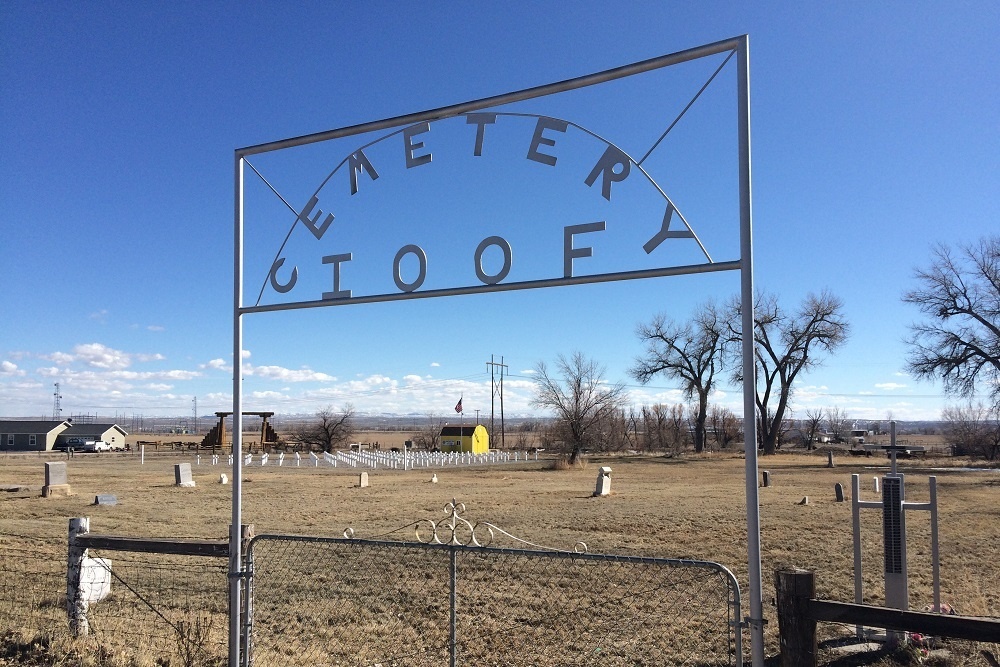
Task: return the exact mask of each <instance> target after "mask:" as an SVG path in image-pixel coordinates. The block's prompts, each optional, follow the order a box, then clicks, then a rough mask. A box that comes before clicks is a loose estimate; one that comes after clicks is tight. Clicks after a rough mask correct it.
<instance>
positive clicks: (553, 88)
mask: <svg viewBox="0 0 1000 667" xmlns="http://www.w3.org/2000/svg"><path fill="white" fill-rule="evenodd" d="M725 53H728V54H729V55H728V56H727V58H726V60H725V61H724V62H723V63H722V65H720V66H719V70H721V69H722V68H723V67H724V66H725V64H726V63H727V62H728V61H729V59H730V58H731V57H732V55H735V56H736V79H737V109H736V115H737V136H738V164H739V174H738V190H739V229H740V239H739V258H738V259H736V260H731V261H724V262H714V261H712V259H711V258H710V257H709V256H708V253H707V252H706V251H705V249H704V246H702V245H701V242H700V241H699V240H698V239H697V237H696V236H695V235H694V231H693V230H692V229H691V227H690V225H688V223H687V221H686V220H685V219H684V218H683V216H682V215H681V214H680V212H679V211H677V210H676V208H675V207H674V206H673V202H671V201H670V199H669V198H668V197H667V196H666V194H665V193H664V192H663V191H662V190H661V189H660V188H659V186H657V185H656V183H655V182H653V181H652V179H651V178H650V177H649V175H648V174H645V170H643V168H642V166H641V163H642V161H643V160H644V159H645V157H643V158H642V159H640V160H639V161H638V162H637V161H635V160H634V159H632V158H631V157H629V156H628V155H627V154H625V153H624V151H622V150H621V149H619V148H617V147H616V146H615V145H614V144H611V143H610V142H607V141H606V140H603V139H601V138H600V137H598V136H597V135H596V134H594V133H592V132H590V131H588V130H585V129H584V128H582V127H580V126H578V125H575V124H573V123H569V122H568V121H563V120H560V119H557V118H550V117H547V116H536V115H535V114H507V113H501V112H488V113H475V112H477V111H480V110H482V109H491V108H493V107H498V106H500V105H505V104H511V103H514V102H521V101H526V100H531V99H535V98H540V97H543V96H547V95H552V94H555V93H561V92H566V91H571V90H576V89H580V88H584V87H587V86H593V85H595V84H599V83H605V82H610V81H614V80H617V79H622V78H625V77H630V76H633V75H636V74H641V73H644V72H650V71H653V70H658V69H661V68H664V67H667V66H670V65H676V64H679V63H683V62H688V61H693V60H696V59H699V58H704V57H707V56H712V55H716V54H725ZM719 70H716V73H718V71H719ZM714 76H715V75H714V74H713V78H714ZM711 80H712V79H709V82H711ZM707 86H708V83H706V84H705V86H704V87H703V88H702V90H704V88H705V87H707ZM699 94H700V92H699ZM695 99H697V96H696V97H695ZM693 101H694V100H692V103H693ZM688 106H690V104H689V105H688ZM686 110H687V109H685V111H686ZM463 115H464V116H465V118H466V123H467V124H470V125H476V126H477V127H476V130H477V135H476V150H477V151H478V150H480V149H481V147H482V137H483V131H484V128H485V126H486V125H488V124H492V123H493V122H495V120H496V118H497V117H498V116H519V117H522V118H523V117H532V118H537V125H536V128H535V132H534V135H533V136H532V142H531V147H530V148H529V152H528V159H531V160H536V161H538V162H543V163H546V160H551V162H548V164H552V165H554V163H555V158H554V157H552V156H550V155H548V154H547V153H546V152H545V147H547V146H549V147H550V146H553V145H554V140H553V139H551V138H550V137H551V136H554V133H559V132H565V131H566V128H567V127H568V126H571V125H572V126H573V127H575V128H576V129H579V130H583V132H585V133H586V134H589V135H591V136H592V137H594V138H597V139H598V140H600V141H603V142H604V143H605V144H607V146H608V148H607V151H606V152H605V154H604V156H603V157H602V158H601V160H600V161H599V162H598V163H597V164H596V165H595V166H594V168H593V170H592V171H591V173H590V175H589V176H588V177H587V180H586V185H588V186H596V185H597V181H598V180H599V179H598V177H601V178H600V181H601V183H600V187H601V190H602V193H603V195H604V197H605V199H608V200H609V201H610V193H611V187H612V184H613V183H615V182H619V181H622V180H624V179H625V177H626V176H627V175H628V173H629V171H630V169H637V170H639V171H642V172H643V174H645V176H646V178H648V179H649V180H650V182H651V183H652V185H653V186H654V187H656V189H657V190H659V192H660V194H661V195H662V196H663V198H664V199H665V200H666V202H667V209H666V213H665V214H664V219H663V222H662V226H661V228H660V230H659V231H658V232H656V233H655V234H654V235H653V236H652V238H650V239H649V241H647V242H646V244H645V245H644V246H643V247H644V249H645V250H646V253H647V254H649V253H650V252H652V249H654V248H655V247H656V246H657V245H659V243H661V242H662V241H663V240H665V239H668V238H688V239H694V240H695V241H696V242H697V243H698V245H699V246H700V247H701V249H702V252H704V254H705V257H706V259H708V261H707V263H701V264H689V265H684V266H670V267H656V268H644V269H640V270H626V271H616V272H604V273H598V274H589V275H580V276H574V275H573V259H575V258H579V257H589V256H590V254H589V253H590V252H591V249H590V248H587V247H574V236H575V235H577V234H586V233H588V232H594V231H603V229H604V226H603V225H604V223H603V222H601V223H588V224H583V225H573V226H567V227H565V228H564V245H563V253H564V263H563V268H564V271H563V275H562V276H561V277H556V278H547V279H542V280H526V281H520V282H505V279H506V277H507V274H508V271H509V269H510V262H511V259H510V246H509V244H508V243H507V241H505V239H503V238H502V237H499V236H489V237H487V238H485V239H483V241H482V243H480V245H479V247H478V249H477V251H476V255H475V261H476V274H477V277H478V279H479V282H480V283H481V284H478V285H474V286H467V287H457V288H444V289H441V288H437V289H426V290H421V289H420V286H421V284H422V282H423V278H424V275H425V273H426V255H424V253H423V250H422V249H421V248H420V247H419V246H416V245H405V246H403V247H402V248H400V250H399V252H398V253H397V254H396V258H395V260H394V265H393V271H394V275H393V278H394V280H395V283H396V287H397V288H398V290H399V291H398V292H396V293H375V294H364V295H359V296H354V295H353V294H352V292H351V290H349V289H342V286H341V274H340V267H341V264H342V263H344V262H349V261H351V254H350V253H342V254H338V255H330V256H325V257H323V261H322V263H323V265H332V270H331V273H332V276H333V284H334V287H333V291H331V292H323V293H322V298H313V299H310V300H306V301H301V300H300V301H296V302H290V303H276V304H263V305H262V304H261V303H260V299H259V298H258V301H257V303H256V304H253V305H251V306H246V305H244V303H243V296H244V273H243V262H244V167H245V166H250V168H251V169H252V170H254V171H255V172H256V169H255V168H254V167H253V166H252V165H250V164H249V162H247V159H246V158H247V157H249V156H252V155H257V154H261V153H269V152H273V151H277V150H280V149H284V148H291V147H296V146H305V145H307V144H314V143H319V142H324V141H328V140H333V139H339V138H345V137H351V136H355V135H360V134H363V133H370V132H377V131H382V130H393V132H392V134H391V135H388V136H395V135H396V134H402V135H403V141H404V148H405V149H406V154H405V155H406V162H407V167H410V166H414V165H418V164H423V163H424V162H422V161H423V160H426V162H429V161H430V153H429V150H428V149H427V148H424V147H423V143H421V137H420V135H421V134H422V133H423V132H426V131H427V129H428V127H429V123H432V122H438V121H445V120H447V119H452V118H456V117H459V116H463ZM682 115H683V112H682ZM491 118H492V119H491ZM675 122H676V121H675ZM671 127H672V126H671ZM669 130H670V128H668V130H667V131H668V132H669ZM546 133H548V134H546ZM384 138H387V137H383V139H384ZM661 139H662V137H661ZM378 141H381V139H379V140H377V141H375V142H372V143H371V144H368V145H365V146H362V147H359V148H358V149H357V150H356V151H355V152H354V153H352V154H351V155H350V156H348V157H345V158H344V161H342V162H341V163H340V164H339V165H338V167H337V168H336V169H334V173H335V172H336V171H337V170H339V169H340V168H341V167H345V166H346V168H347V169H348V170H349V171H350V174H349V176H350V179H351V191H352V193H354V192H356V191H357V187H358V180H359V179H360V177H362V176H364V175H365V174H367V176H368V177H369V178H371V179H375V178H377V177H378V174H377V172H376V170H375V167H374V166H373V165H372V163H371V162H370V161H369V160H368V158H367V157H366V155H365V153H364V149H366V148H368V147H369V146H371V145H374V144H375V143H378ZM658 143H659V142H657V144H658ZM655 147H656V144H654V148H655ZM651 150H652V149H651ZM476 154H477V155H478V153H476ZM647 155H648V153H647ZM234 166H235V174H234V188H235V206H234V209H235V210H234V218H235V224H234V228H235V238H234V246H235V253H234V255H235V256H234V303H233V408H232V412H233V474H232V487H233V489H232V493H233V496H232V525H231V529H230V531H231V532H230V538H229V553H230V575H229V577H230V579H229V583H230V587H229V597H230V605H229V609H230V622H229V665H230V667H238V665H239V659H240V650H239V647H240V635H241V628H240V613H239V610H240V609H241V587H240V578H241V575H242V572H241V570H242V565H241V561H240V544H241V539H240V538H241V535H240V525H241V523H242V519H243V517H242V462H243V457H242V431H243V418H242V413H243V396H242V390H243V388H242V379H243V369H242V361H241V360H242V351H243V319H242V318H243V316H244V315H247V314H251V313H257V312H266V311H274V310H292V309H301V308H313V307H321V306H330V305H352V304H358V303H372V302H382V301H394V300H400V299H414V298H430V297H436V296H450V295H455V294H471V293H484V292H495V291H506V290H519V289H533V288H538V287H552V286H562V285H571V284H584V283H597V282H609V281H619V280H631V279H636V278H652V277H659V276H666V275H681V274H691V273H706V272H715V271H732V270H738V271H740V278H741V280H740V301H741V305H742V313H741V315H742V335H743V339H742V355H743V361H742V372H743V378H744V379H743V415H744V440H745V449H746V466H745V484H746V506H747V551H748V553H747V561H748V567H749V589H750V615H749V618H748V619H747V621H748V623H749V627H750V634H751V657H752V664H753V665H754V666H755V667H762V665H763V664H764V644H763V606H762V602H761V597H762V596H761V548H760V520H759V516H760V515H759V503H758V496H757V447H756V442H757V427H756V419H755V402H754V392H755V382H754V379H755V376H754V355H753V349H754V346H753V322H754V312H753V253H752V217H751V187H750V184H751V179H750V67H749V42H748V37H747V36H746V35H743V36H740V37H734V38H732V39H727V40H723V41H719V42H715V43H712V44H707V45H704V46H699V47H695V48H692V49H687V50H684V51H679V52H676V53H672V54H668V55H664V56H660V57H658V58H652V59H650V60H645V61H641V62H638V63H633V64H631V65H625V66H623V67H618V68H615V69H610V70H605V71H603V72H597V73H594V74H589V75H586V76H582V77H578V78H574V79H568V80H565V81H561V82H557V83H552V84H548V85H544V86H537V87H534V88H528V89H525V90H520V91H515V92H511V93H507V94H504V95H497V96H494V97H488V98H484V99H480V100H474V101H470V102H464V103H461V104H455V105H451V106H447V107H441V108H438V109H431V110H427V111H422V112H417V113H412V114H407V115H403V116H397V117H394V118H388V119H384V120H379V121H374V122H370V123H364V124H361V125H354V126H350V127H345V128H341V129H336V130H330V131H327V132H319V133H316V134H310V135H306V136H301V137H295V138H290V139H284V140H281V141H275V142H271V143H266V144H260V145H257V146H250V147H247V148H241V149H239V150H237V151H236V152H235V165H234ZM258 175H260V174H259V172H258ZM332 175H333V174H332V173H331V174H330V176H328V177H327V180H329V178H330V177H331V176H332ZM261 180H262V181H263V182H264V183H265V184H267V181H266V180H265V179H264V178H263V176H261ZM325 184H326V181H324V182H323V184H322V185H320V188H319V189H318V190H317V194H318V193H319V191H320V190H321V189H322V188H323V186H324V185H325ZM267 186H268V187H271V186H270V184H267ZM271 190H272V192H273V193H274V194H275V195H277V196H278V198H279V199H281V201H282V202H283V203H284V205H285V206H286V207H287V208H288V209H289V210H291V211H292V213H293V214H294V215H295V216H296V218H295V222H294V223H293V227H292V229H295V226H296V225H298V224H299V223H301V225H302V226H303V227H305V228H306V229H307V230H308V232H310V233H311V234H312V235H313V236H314V237H315V239H316V240H319V239H320V238H321V237H322V236H323V234H324V233H325V232H326V231H327V229H328V228H329V227H330V224H331V223H332V221H333V215H332V214H328V213H324V212H323V211H322V210H321V208H320V206H319V202H318V199H317V196H316V195H314V196H313V197H312V198H310V200H309V202H308V203H307V204H306V205H305V206H304V207H303V208H302V209H301V210H298V209H295V208H293V207H292V206H291V205H290V204H288V202H287V201H285V200H284V198H283V197H281V195H280V194H278V193H277V191H276V190H274V189H273V188H271ZM674 214H676V215H677V218H678V219H679V220H680V222H681V223H682V224H683V227H686V231H685V230H683V227H682V228H678V226H676V225H675V230H674V231H669V227H670V225H671V220H672V216H673V215H674ZM290 235H291V231H289V236H290ZM287 242H288V237H286V239H285V243H287ZM490 246H495V247H496V248H498V249H500V251H501V252H502V253H503V256H504V267H503V269H502V270H501V271H499V272H497V273H495V274H493V275H489V274H487V273H486V272H485V271H484V270H483V269H482V265H481V259H482V253H483V252H485V250H486V249H487V248H488V247H490ZM284 247H285V245H284V244H282V248H281V249H279V251H278V255H277V256H276V257H275V259H274V262H273V263H272V265H271V266H270V271H269V272H268V274H267V278H266V279H265V282H264V286H263V287H262V290H261V294H263V293H264V289H266V288H267V286H268V283H269V284H270V286H271V288H272V289H273V290H274V291H275V292H277V293H282V294H284V293H287V292H289V291H291V290H292V289H293V288H294V287H295V283H296V280H297V278H298V270H297V267H283V263H284V261H285V260H284V258H283V257H281V253H282V250H283V249H284ZM407 256H411V257H413V258H416V260H417V261H418V265H419V266H420V271H419V274H418V278H417V280H414V281H411V282H407V281H405V280H403V279H402V276H401V273H400V262H401V261H402V260H403V258H404V257H407ZM279 270H280V271H281V276H282V277H281V278H279V277H278V272H279Z"/></svg>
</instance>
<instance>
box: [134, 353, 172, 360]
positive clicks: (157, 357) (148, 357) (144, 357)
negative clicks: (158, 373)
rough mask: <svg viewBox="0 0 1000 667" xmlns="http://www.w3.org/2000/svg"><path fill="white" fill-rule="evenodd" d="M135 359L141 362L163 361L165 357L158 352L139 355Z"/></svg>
mask: <svg viewBox="0 0 1000 667" xmlns="http://www.w3.org/2000/svg"><path fill="white" fill-rule="evenodd" d="M135 358H136V359H138V360H139V361H163V360H164V359H166V357H165V356H163V355H162V354H160V353H159V352H157V353H156V354H137V355H135Z"/></svg>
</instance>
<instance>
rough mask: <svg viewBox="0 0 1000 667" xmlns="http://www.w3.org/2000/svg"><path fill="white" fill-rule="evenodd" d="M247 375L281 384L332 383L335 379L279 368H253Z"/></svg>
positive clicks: (323, 374)
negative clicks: (279, 381) (280, 382)
mask: <svg viewBox="0 0 1000 667" xmlns="http://www.w3.org/2000/svg"><path fill="white" fill-rule="evenodd" d="M247 374H248V375H253V376H254V377H260V378H265V379H268V380H281V381H282V382H334V381H336V379H337V378H335V377H333V376H332V375H327V374H326V373H320V372H319V371H314V370H310V369H308V368H301V369H299V370H293V369H290V368H283V367H281V366H254V367H252V368H249V369H248V370H247Z"/></svg>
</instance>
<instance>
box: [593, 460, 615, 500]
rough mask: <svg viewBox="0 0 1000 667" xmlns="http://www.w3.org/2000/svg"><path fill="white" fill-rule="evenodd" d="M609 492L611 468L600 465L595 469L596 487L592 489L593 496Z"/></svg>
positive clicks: (604, 494) (605, 494)
mask: <svg viewBox="0 0 1000 667" xmlns="http://www.w3.org/2000/svg"><path fill="white" fill-rule="evenodd" d="M610 494H611V468H609V467H608V466H602V467H601V468H600V469H599V470H598V471H597V488H596V489H594V495H595V496H607V495H610Z"/></svg>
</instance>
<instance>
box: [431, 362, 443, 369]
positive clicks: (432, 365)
mask: <svg viewBox="0 0 1000 667" xmlns="http://www.w3.org/2000/svg"><path fill="white" fill-rule="evenodd" d="M440 366H441V364H439V363H438V362H436V361H432V362H431V368H438V367H440Z"/></svg>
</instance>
